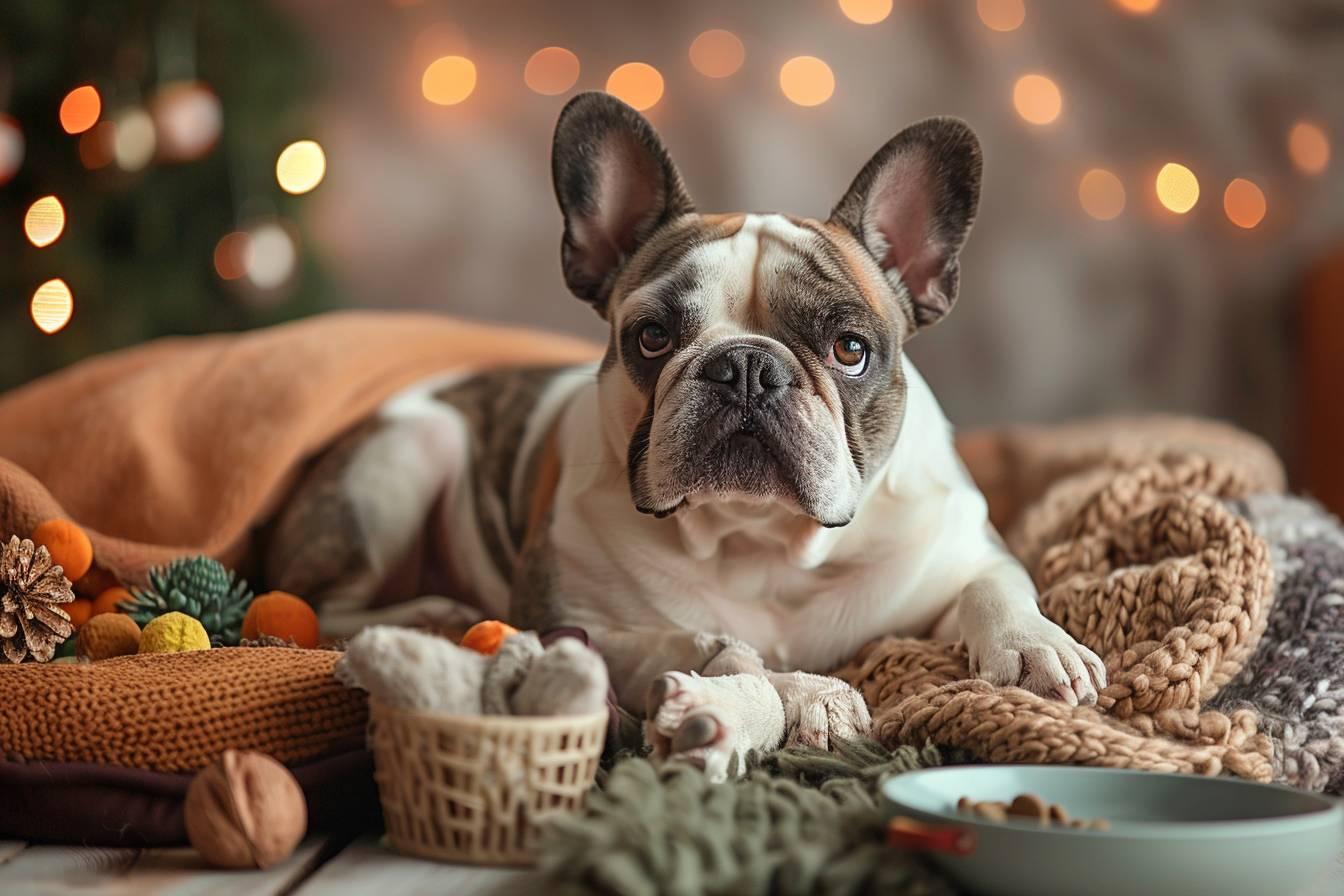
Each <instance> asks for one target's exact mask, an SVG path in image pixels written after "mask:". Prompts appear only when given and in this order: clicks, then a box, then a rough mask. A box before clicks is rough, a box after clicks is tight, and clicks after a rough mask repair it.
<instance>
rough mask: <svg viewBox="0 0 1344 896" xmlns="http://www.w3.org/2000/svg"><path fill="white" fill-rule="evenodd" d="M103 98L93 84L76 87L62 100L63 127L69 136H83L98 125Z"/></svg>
mask: <svg viewBox="0 0 1344 896" xmlns="http://www.w3.org/2000/svg"><path fill="white" fill-rule="evenodd" d="M102 113H103V98H102V97H100V96H99V95H98V90H97V89H96V88H94V87H93V85H91V84H85V85H84V86H82V87H76V88H75V89H74V90H72V91H70V92H69V93H67V94H66V95H65V99H63V100H61V127H63V128H65V132H66V133H67V134H82V133H84V132H85V131H87V130H88V129H89V128H91V127H93V126H94V125H95V124H97V123H98V116H99V115H101V114H102Z"/></svg>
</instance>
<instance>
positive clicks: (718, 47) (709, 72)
mask: <svg viewBox="0 0 1344 896" xmlns="http://www.w3.org/2000/svg"><path fill="white" fill-rule="evenodd" d="M746 59H747V49H746V47H744V46H742V40H741V38H739V37H738V36H737V35H736V34H734V33H733V32H731V31H725V30H723V29H722V28H711V29H710V30H709V31H704V32H701V33H700V35H699V36H697V37H696V39H695V40H693V41H691V65H693V66H695V70H696V71H698V72H699V73H700V74H702V75H704V76H705V77H706V78H727V77H728V76H729V75H733V74H736V72H737V70H738V69H740V68H741V67H742V63H743V62H745V61H746Z"/></svg>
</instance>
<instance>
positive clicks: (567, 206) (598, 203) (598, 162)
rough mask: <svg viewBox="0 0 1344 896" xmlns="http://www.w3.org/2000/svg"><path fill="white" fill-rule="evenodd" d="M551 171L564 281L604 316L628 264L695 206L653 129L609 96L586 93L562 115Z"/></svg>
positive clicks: (558, 126)
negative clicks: (560, 221)
mask: <svg viewBox="0 0 1344 896" xmlns="http://www.w3.org/2000/svg"><path fill="white" fill-rule="evenodd" d="M551 173H552V176H553V177H554V179H555V198H556V199H557V200H558V201H559V203H560V211H561V212H563V213H564V216H565V238H564V242H563V243H562V245H561V249H560V258H561V263H562V264H563V265H564V271H565V282H566V283H568V284H569V288H570V290H571V291H572V292H573V293H574V295H576V296H578V297H579V298H581V299H583V300H584V301H587V302H590V303H592V305H593V307H594V308H596V309H597V312H598V313H599V314H601V315H602V316H604V317H605V316H606V306H607V299H608V297H609V296H610V295H611V287H612V284H613V283H614V282H615V280H616V275H617V274H619V273H620V270H621V267H622V266H623V265H624V264H625V262H626V261H627V260H628V259H629V258H630V256H631V255H632V254H634V252H635V250H636V249H638V248H639V246H640V244H641V243H643V242H644V241H645V240H646V239H648V238H649V235H650V234H652V233H653V232H654V231H655V230H657V229H658V228H659V227H660V226H662V225H663V224H665V223H666V222H668V221H670V220H672V219H673V218H675V217H677V216H679V215H683V214H686V213H687V212H691V211H694V209H695V206H694V204H693V203H692V202H691V197H690V196H688V195H687V193H686V188H685V187H684V186H683V185H682V182H681V175H680V174H679V173H677V168H676V166H675V165H673V164H672V159H671V158H670V157H669V156H668V154H667V150H666V149H665V148H664V147H663V142H662V141H661V140H659V139H658V134H657V133H656V132H655V131H654V130H653V126H652V125H650V124H649V123H648V121H646V120H645V119H644V116H642V115H640V114H639V113H638V112H636V111H635V110H634V109H632V108H630V107H629V106H627V105H626V104H625V103H623V102H621V101H620V100H618V99H616V98H615V97H613V96H610V95H609V94H605V93H597V92H592V93H581V94H579V95H578V96H576V97H574V99H572V100H570V102H569V105H567V106H565V108H564V111H562V112H561V113H560V120H559V122H557V123H556V126H555V142H554V144H553V146H552V149H551Z"/></svg>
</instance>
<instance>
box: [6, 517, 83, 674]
mask: <svg viewBox="0 0 1344 896" xmlns="http://www.w3.org/2000/svg"><path fill="white" fill-rule="evenodd" d="M74 599H75V592H74V591H73V590H72V589H71V587H70V580H69V579H67V578H66V577H65V573H64V571H63V570H62V569H61V568H60V567H59V566H56V565H54V564H53V563H52V562H51V554H50V553H49V552H48V551H47V549H46V548H44V547H39V546H38V545H35V544H33V543H32V542H31V541H29V540H28V539H26V538H25V539H22V540H20V539H19V537H18V536H17V535H14V536H11V537H10V539H9V544H7V545H5V547H4V549H3V550H0V655H2V656H3V657H4V658H5V659H6V660H8V661H9V662H11V663H21V662H23V660H24V658H25V657H28V656H32V658H33V659H35V660H37V661H38V662H39V663H45V662H47V661H48V660H50V659H51V658H52V656H54V655H55V653H56V648H57V646H58V645H60V643H61V642H62V641H64V640H65V639H66V638H68V637H70V635H71V634H72V633H73V632H74V630H75V627H74V626H73V625H72V624H71V623H70V616H69V614H68V613H66V612H65V610H63V609H61V607H60V605H61V604H68V603H70V602H71V601H72V600H74Z"/></svg>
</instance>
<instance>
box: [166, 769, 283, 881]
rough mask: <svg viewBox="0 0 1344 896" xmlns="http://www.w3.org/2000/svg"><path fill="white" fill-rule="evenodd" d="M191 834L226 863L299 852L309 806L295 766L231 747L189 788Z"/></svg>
mask: <svg viewBox="0 0 1344 896" xmlns="http://www.w3.org/2000/svg"><path fill="white" fill-rule="evenodd" d="M183 812H184V815H185V821H186V826H187V837H188V838H189V839H190V840H191V845H192V846H194V847H196V850H197V852H199V853H200V854H201V855H202V856H203V857H204V858H205V860H206V861H207V862H209V863H210V864H211V865H215V866H217V867H220V868H267V867H269V866H271V865H274V864H276V863H277V862H281V861H284V860H285V859H286V858H288V857H289V855H290V854H291V853H293V852H294V848H295V847H296V846H298V845H299V841H300V840H302V839H303V835H304V833H305V832H306V831H307V828H308V806H307V803H306V802H305V801H304V797H303V791H302V790H301V789H299V782H298V781H296V780H295V779H294V776H293V775H292V774H290V772H289V769H287V768H285V767H284V766H283V765H281V764H280V763H278V762H276V761H275V760H274V759H272V758H271V757H269V756H265V755H263V754H261V753H250V752H238V751H236V750H225V751H224V754H223V755H222V756H220V757H219V759H218V760H217V761H216V762H215V764H214V765H211V766H209V767H208V768H204V769H202V770H201V771H200V772H199V773H198V774H197V775H196V777H195V779H194V780H193V781H192V782H191V786H190V787H189V788H187V800H186V805H185V807H184V809H183Z"/></svg>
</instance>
